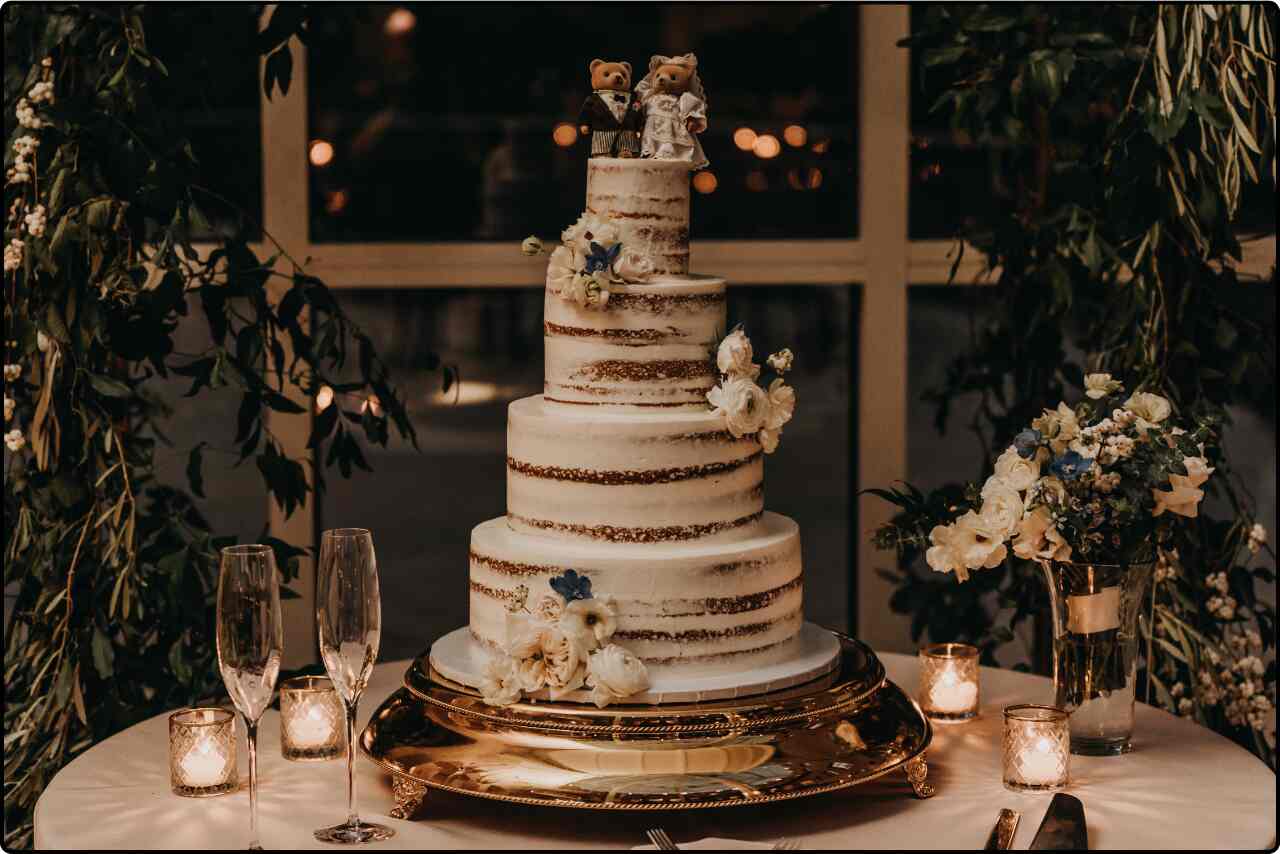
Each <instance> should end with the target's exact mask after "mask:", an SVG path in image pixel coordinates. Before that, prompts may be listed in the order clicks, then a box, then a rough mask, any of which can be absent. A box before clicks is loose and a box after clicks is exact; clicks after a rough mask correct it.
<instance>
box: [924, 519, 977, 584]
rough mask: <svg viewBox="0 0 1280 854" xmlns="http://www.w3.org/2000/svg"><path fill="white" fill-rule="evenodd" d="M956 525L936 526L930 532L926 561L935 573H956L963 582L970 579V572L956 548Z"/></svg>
mask: <svg viewBox="0 0 1280 854" xmlns="http://www.w3.org/2000/svg"><path fill="white" fill-rule="evenodd" d="M955 541H956V528H955V526H954V525H936V526H934V529H933V530H932V531H930V532H929V542H930V544H931V545H930V547H929V550H928V551H927V552H925V555H924V559H925V561H926V562H927V563H928V564H929V568H930V569H932V570H933V571H934V572H954V573H955V574H956V578H958V579H960V580H961V581H967V580H968V579H969V570H968V568H967V567H966V566H965V565H964V561H963V560H962V559H961V557H960V553H959V552H958V551H956V548H955Z"/></svg>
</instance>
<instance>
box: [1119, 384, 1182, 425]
mask: <svg viewBox="0 0 1280 854" xmlns="http://www.w3.org/2000/svg"><path fill="white" fill-rule="evenodd" d="M1124 408H1125V409H1127V410H1129V411H1130V412H1132V413H1133V414H1134V415H1136V416H1137V418H1138V427H1139V428H1140V429H1142V430H1147V429H1149V428H1151V427H1153V426H1154V425H1156V424H1159V423H1160V422H1161V421H1163V420H1165V419H1166V418H1168V417H1169V413H1170V412H1172V411H1173V410H1172V407H1171V406H1170V405H1169V401H1167V400H1165V399H1164V398H1163V397H1161V396H1160V395H1158V394H1151V393H1150V392H1145V391H1139V392H1135V393H1134V394H1132V395H1130V396H1129V399H1128V400H1126V401H1125V402H1124Z"/></svg>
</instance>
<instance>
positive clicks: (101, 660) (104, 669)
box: [90, 626, 116, 679]
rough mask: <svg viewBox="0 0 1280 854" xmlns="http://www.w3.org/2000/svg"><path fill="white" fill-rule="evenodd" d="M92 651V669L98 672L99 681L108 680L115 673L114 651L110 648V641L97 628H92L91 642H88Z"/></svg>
mask: <svg viewBox="0 0 1280 854" xmlns="http://www.w3.org/2000/svg"><path fill="white" fill-rule="evenodd" d="M90 646H91V647H92V650H93V668H94V670H96V671H98V676H99V678H101V679H110V678H111V676H112V674H113V673H115V659H116V653H115V649H114V648H113V647H112V644H111V639H110V638H108V637H107V636H106V635H105V634H103V632H102V629H100V628H98V627H97V626H94V627H93V640H92V641H91V642H90Z"/></svg>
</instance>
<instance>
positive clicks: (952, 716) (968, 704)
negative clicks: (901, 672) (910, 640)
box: [920, 643, 979, 723]
mask: <svg viewBox="0 0 1280 854" xmlns="http://www.w3.org/2000/svg"><path fill="white" fill-rule="evenodd" d="M978 702H979V692H978V648H977V647H976V646H970V645H969V644H967V643H935V644H930V645H929V646H926V647H924V648H922V649H921V650H920V708H922V709H923V710H924V713H925V714H926V715H928V716H929V719H930V720H933V721H937V722H938V723H960V722H962V721H967V720H969V719H970V718H974V717H977V715H978Z"/></svg>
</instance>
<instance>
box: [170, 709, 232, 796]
mask: <svg viewBox="0 0 1280 854" xmlns="http://www.w3.org/2000/svg"><path fill="white" fill-rule="evenodd" d="M169 783H170V785H171V786H172V787H173V793H174V794H175V795H182V796H183V797H184V798H207V797H210V796H211V795H222V794H225V793H227V792H230V791H233V790H234V789H235V788H236V786H237V785H239V778H238V777H237V775H236V716H235V713H234V712H230V711H228V710H227V709H218V708H198V709H183V710H182V711H180V712H174V713H173V714H171V715H169Z"/></svg>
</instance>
